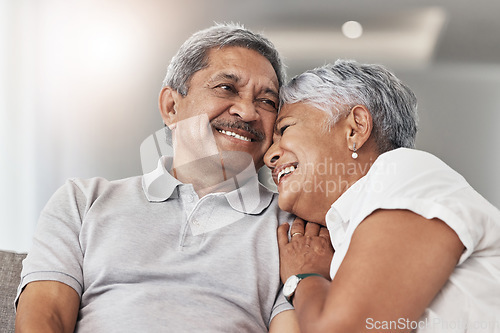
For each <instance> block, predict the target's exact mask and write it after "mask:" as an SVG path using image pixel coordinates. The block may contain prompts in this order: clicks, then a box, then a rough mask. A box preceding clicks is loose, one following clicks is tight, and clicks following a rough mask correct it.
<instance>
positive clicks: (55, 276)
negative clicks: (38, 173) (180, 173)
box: [16, 158, 292, 332]
mask: <svg viewBox="0 0 500 333" xmlns="http://www.w3.org/2000/svg"><path fill="white" fill-rule="evenodd" d="M165 163H168V160H167V159H166V158H162V160H160V163H159V165H158V168H157V169H156V170H154V171H152V172H151V173H149V174H146V175H144V176H142V177H133V178H128V179H123V180H117V181H107V180H105V179H102V178H93V179H88V180H81V179H73V180H69V181H68V182H67V183H66V184H65V185H64V186H63V187H61V188H60V189H59V190H58V191H57V192H56V193H55V194H54V196H53V197H52V198H51V199H50V201H49V203H48V204H47V206H46V207H45V209H44V210H43V211H42V213H41V216H40V220H39V222H38V225H37V231H36V235H35V238H34V241H33V247H32V249H31V251H30V252H29V255H28V257H27V259H26V260H25V261H24V263H23V271H22V273H21V276H22V280H21V284H20V286H19V291H18V296H17V297H19V294H20V292H21V290H22V288H23V287H24V286H25V285H26V284H28V283H30V282H32V281H39V280H54V281H60V282H62V283H65V284H67V285H69V286H71V287H72V288H73V289H75V290H76V292H77V293H78V294H79V295H80V296H81V305H80V314H79V317H78V322H77V329H76V331H77V332H266V331H267V330H268V327H269V323H270V320H271V319H272V318H273V316H275V315H276V314H277V313H279V312H281V311H284V310H287V309H290V308H291V307H290V305H289V304H288V302H286V300H285V299H284V297H283V296H282V294H281V293H280V292H279V291H280V288H281V284H280V277H279V253H278V245H277V240H276V228H277V227H278V225H279V224H280V222H286V221H288V222H291V220H292V219H291V216H290V215H289V214H287V213H284V212H281V211H280V210H279V208H278V204H277V194H276V193H272V192H270V191H268V190H267V189H266V188H265V187H264V186H262V185H261V184H259V183H258V181H257V178H256V177H254V178H252V179H250V180H249V181H246V183H245V184H244V185H243V186H241V187H239V188H237V189H235V190H233V191H230V192H227V193H212V194H209V195H206V196H204V197H203V198H201V199H199V198H198V196H197V194H196V192H195V191H194V189H193V187H192V185H190V184H182V183H180V182H179V181H178V180H176V179H175V178H173V177H172V176H171V175H170V174H169V173H168V172H167V171H166V169H165ZM230 181H233V182H234V183H238V182H237V180H236V179H234V180H230ZM16 300H17V298H16Z"/></svg>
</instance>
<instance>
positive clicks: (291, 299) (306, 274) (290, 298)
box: [285, 273, 323, 306]
mask: <svg viewBox="0 0 500 333" xmlns="http://www.w3.org/2000/svg"><path fill="white" fill-rule="evenodd" d="M295 276H296V277H298V278H299V281H297V285H296V286H295V290H296V289H297V287H298V285H299V283H300V281H302V280H304V279H305V278H306V277H309V276H321V277H323V275H321V274H318V273H304V274H296V275H295ZM295 290H294V291H293V293H292V294H291V295H290V296H285V298H286V300H287V301H288V302H289V303H290V304H291V305H292V306H293V296H295Z"/></svg>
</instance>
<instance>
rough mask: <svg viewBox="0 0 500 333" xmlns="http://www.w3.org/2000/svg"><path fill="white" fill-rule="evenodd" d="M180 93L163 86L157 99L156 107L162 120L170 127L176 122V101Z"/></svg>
mask: <svg viewBox="0 0 500 333" xmlns="http://www.w3.org/2000/svg"><path fill="white" fill-rule="evenodd" d="M180 97H181V95H180V94H179V93H178V92H177V91H175V90H174V89H172V88H170V87H168V86H167V87H164V88H163V89H162V90H161V92H160V96H159V99H158V107H159V109H160V113H161V117H162V119H163V122H164V123H165V125H167V126H168V127H170V128H172V127H173V126H175V125H174V124H175V123H176V122H177V120H178V119H177V118H178V114H177V106H176V104H177V102H178V100H179V98H180Z"/></svg>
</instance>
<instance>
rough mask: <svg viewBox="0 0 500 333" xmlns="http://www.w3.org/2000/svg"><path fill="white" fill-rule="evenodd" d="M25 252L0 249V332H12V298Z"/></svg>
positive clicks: (13, 313) (14, 295)
mask: <svg viewBox="0 0 500 333" xmlns="http://www.w3.org/2000/svg"><path fill="white" fill-rule="evenodd" d="M25 257H26V254H25V253H15V252H7V251H0V333H12V332H14V322H15V319H16V315H15V312H14V298H15V297H16V292H17V286H18V285H19V280H20V277H21V268H22V261H23V259H24V258H25Z"/></svg>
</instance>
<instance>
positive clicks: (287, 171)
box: [278, 165, 295, 184]
mask: <svg viewBox="0 0 500 333" xmlns="http://www.w3.org/2000/svg"><path fill="white" fill-rule="evenodd" d="M294 171H295V167H294V166H293V165H292V166H289V167H286V168H284V169H283V170H281V171H280V172H279V173H278V184H279V183H280V179H281V177H282V176H285V175H288V174H291V173H292V172H294Z"/></svg>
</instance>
